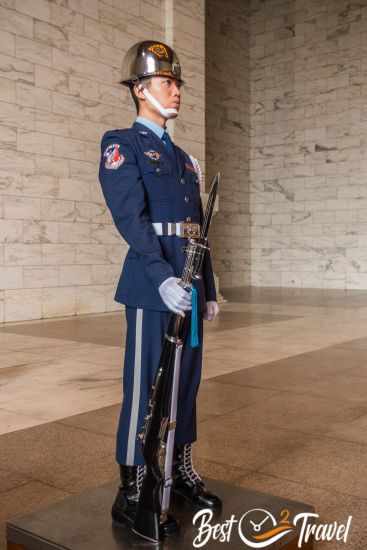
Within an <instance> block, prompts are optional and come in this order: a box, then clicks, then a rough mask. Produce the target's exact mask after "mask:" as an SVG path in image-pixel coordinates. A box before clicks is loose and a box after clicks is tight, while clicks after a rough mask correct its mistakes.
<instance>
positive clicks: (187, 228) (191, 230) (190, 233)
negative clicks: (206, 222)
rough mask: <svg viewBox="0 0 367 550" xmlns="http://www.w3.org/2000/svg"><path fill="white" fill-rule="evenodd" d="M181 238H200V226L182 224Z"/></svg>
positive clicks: (187, 223)
mask: <svg viewBox="0 0 367 550" xmlns="http://www.w3.org/2000/svg"><path fill="white" fill-rule="evenodd" d="M182 226H183V236H184V237H185V238H187V239H190V238H194V239H195V238H198V237H200V225H199V224H198V223H192V222H182Z"/></svg>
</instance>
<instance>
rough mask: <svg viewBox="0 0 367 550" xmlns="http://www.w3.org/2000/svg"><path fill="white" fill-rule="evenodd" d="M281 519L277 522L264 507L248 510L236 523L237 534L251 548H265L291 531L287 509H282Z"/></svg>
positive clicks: (291, 526)
mask: <svg viewBox="0 0 367 550" xmlns="http://www.w3.org/2000/svg"><path fill="white" fill-rule="evenodd" d="M281 516H283V519H282V520H281V521H280V522H279V524H278V522H277V520H276V519H275V517H274V516H273V514H272V513H271V512H269V511H268V510H265V509H264V508H252V509H251V510H248V511H247V512H246V513H245V514H243V516H242V517H241V519H240V520H239V523H238V534H239V536H240V538H241V540H242V541H243V542H245V543H246V544H247V545H248V546H250V547H251V548H266V547H267V546H269V545H270V544H272V543H274V542H275V541H277V540H279V539H280V538H283V537H284V536H285V535H287V534H288V533H290V532H291V531H293V529H294V526H293V525H291V524H290V523H289V521H288V517H289V511H288V510H286V509H285V510H282V512H281Z"/></svg>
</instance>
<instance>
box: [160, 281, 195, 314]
mask: <svg viewBox="0 0 367 550" xmlns="http://www.w3.org/2000/svg"><path fill="white" fill-rule="evenodd" d="M179 281H181V279H179V278H178V277H168V279H166V280H165V281H163V283H162V284H161V285H160V286H159V288H158V292H159V294H160V296H161V298H162V300H163V302H164V303H165V304H166V306H167V307H168V309H169V310H171V311H173V312H174V313H178V314H179V315H181V316H182V317H185V313H184V311H183V310H189V309H191V307H192V305H191V303H192V295H191V292H187V291H186V290H185V289H184V288H182V286H180V285H179V284H178V282H179Z"/></svg>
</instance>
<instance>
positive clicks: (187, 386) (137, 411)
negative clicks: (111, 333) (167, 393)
mask: <svg viewBox="0 0 367 550" xmlns="http://www.w3.org/2000/svg"><path fill="white" fill-rule="evenodd" d="M125 315H126V322H127V333H126V347H125V358H124V370H123V400H122V407H121V413H120V419H119V425H118V431H117V445H116V460H117V462H118V463H119V464H126V465H130V466H131V465H134V464H135V465H138V464H140V465H142V464H144V457H143V455H142V452H141V443H140V441H139V439H138V437H137V436H138V434H139V432H140V431H141V429H142V426H143V424H144V416H145V415H146V414H147V412H148V402H149V398H150V396H151V388H152V385H153V382H154V378H155V374H156V371H157V369H158V365H159V359H160V354H161V349H162V344H163V341H164V334H165V332H166V329H167V326H168V321H169V317H170V315H171V313H170V312H168V311H167V312H166V311H153V310H148V309H141V308H135V307H128V306H126V308H125ZM198 318H199V319H198V333H199V347H197V348H191V347H190V342H189V336H190V333H189V332H188V329H189V327H190V320H191V312H186V321H187V322H186V325H185V326H186V333H187V334H186V338H185V343H184V346H183V350H182V360H181V371H180V383H179V394H178V408H177V422H176V432H175V442H176V443H177V444H184V443H192V442H193V441H195V440H196V395H197V391H198V389H199V384H200V378H201V365H202V350H203V348H202V343H203V316H202V314H200V312H199V315H198Z"/></svg>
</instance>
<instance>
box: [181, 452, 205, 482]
mask: <svg viewBox="0 0 367 550" xmlns="http://www.w3.org/2000/svg"><path fill="white" fill-rule="evenodd" d="M182 466H183V472H184V474H185V475H186V477H187V478H188V479H189V480H190V481H191V482H192V483H197V482H198V481H201V482H202V479H201V477H200V476H199V474H198V473H197V471H196V470H195V468H194V465H193V462H192V448H191V443H185V445H184V448H183V463H182Z"/></svg>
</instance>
